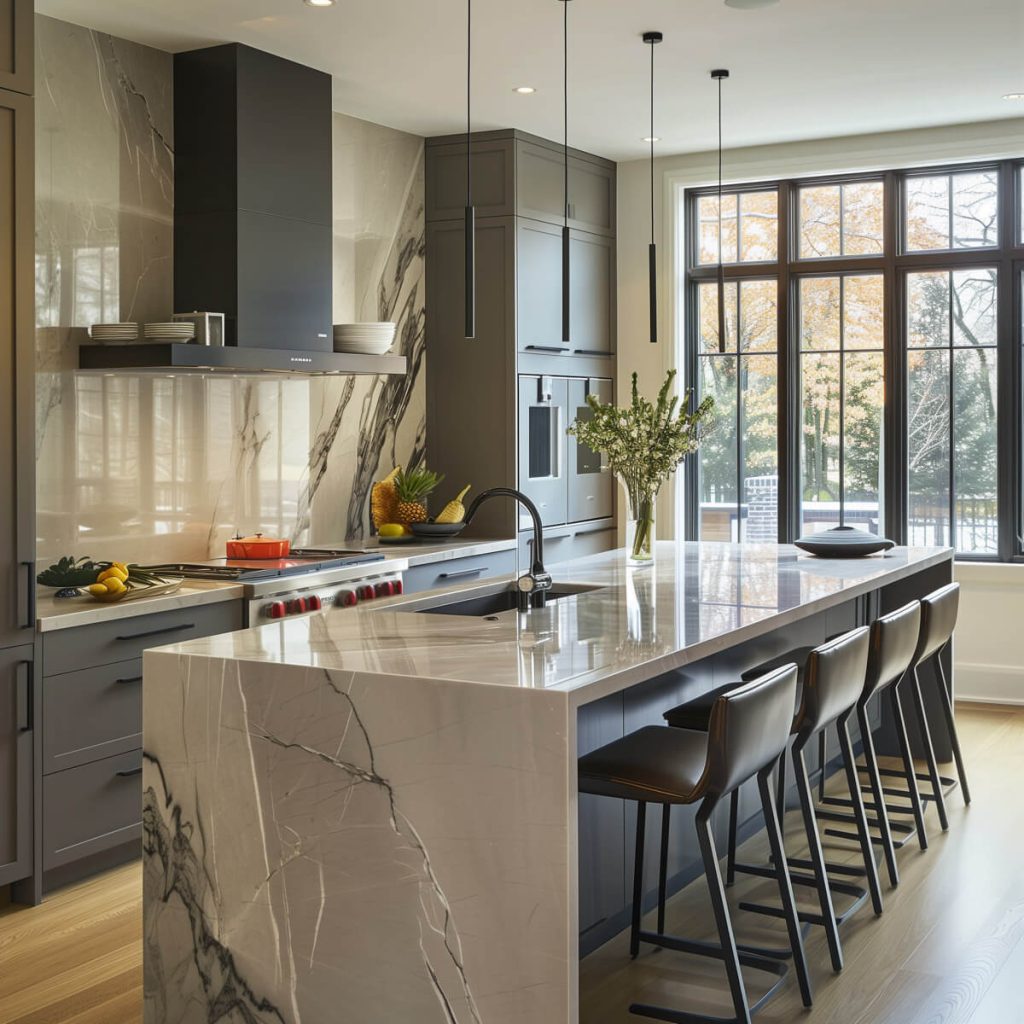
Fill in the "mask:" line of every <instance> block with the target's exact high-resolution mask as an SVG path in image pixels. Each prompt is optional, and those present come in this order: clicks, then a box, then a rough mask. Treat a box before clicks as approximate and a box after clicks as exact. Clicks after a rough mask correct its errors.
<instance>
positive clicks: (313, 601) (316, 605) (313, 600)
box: [306, 594, 324, 612]
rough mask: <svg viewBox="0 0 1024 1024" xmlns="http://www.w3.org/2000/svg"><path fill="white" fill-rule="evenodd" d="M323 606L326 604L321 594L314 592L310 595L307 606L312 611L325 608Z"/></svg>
mask: <svg viewBox="0 0 1024 1024" xmlns="http://www.w3.org/2000/svg"><path fill="white" fill-rule="evenodd" d="M323 606H324V603H323V601H321V600H320V598H319V596H318V595H316V594H313V595H311V596H310V597H307V598H306V607H307V608H308V609H309V610H310V611H311V612H318V611H320V609H321V608H323Z"/></svg>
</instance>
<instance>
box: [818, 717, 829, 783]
mask: <svg viewBox="0 0 1024 1024" xmlns="http://www.w3.org/2000/svg"><path fill="white" fill-rule="evenodd" d="M827 764H828V733H827V731H826V730H825V729H822V730H821V732H820V733H819V734H818V768H819V770H820V771H821V775H820V776H819V778H818V799H819V800H824V799H825V766H826V765H827Z"/></svg>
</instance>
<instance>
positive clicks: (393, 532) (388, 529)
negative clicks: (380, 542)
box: [377, 523, 405, 537]
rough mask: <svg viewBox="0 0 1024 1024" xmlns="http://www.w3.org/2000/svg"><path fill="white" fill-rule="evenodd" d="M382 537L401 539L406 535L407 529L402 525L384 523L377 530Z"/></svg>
mask: <svg viewBox="0 0 1024 1024" xmlns="http://www.w3.org/2000/svg"><path fill="white" fill-rule="evenodd" d="M377 532H378V533H379V534H380V535H381V536H382V537H401V536H402V534H404V533H405V527H404V526H403V525H402V524H401V523H384V524H383V525H382V526H379V527H378V528H377Z"/></svg>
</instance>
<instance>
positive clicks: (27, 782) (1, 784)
mask: <svg viewBox="0 0 1024 1024" xmlns="http://www.w3.org/2000/svg"><path fill="white" fill-rule="evenodd" d="M32 672H33V665H32V648H31V647H30V646H26V647H11V648H8V649H7V650H2V651H0V885H7V884H9V883H11V882H16V881H18V880H19V879H22V878H27V877H28V876H29V875H30V874H31V873H32V738H33V733H34V727H35V709H34V707H33V702H34V699H35V698H34V694H33V685H32Z"/></svg>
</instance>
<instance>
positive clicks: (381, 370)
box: [78, 342, 407, 377]
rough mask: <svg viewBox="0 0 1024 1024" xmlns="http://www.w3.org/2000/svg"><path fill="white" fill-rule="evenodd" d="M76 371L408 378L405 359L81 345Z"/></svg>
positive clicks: (237, 348)
mask: <svg viewBox="0 0 1024 1024" xmlns="http://www.w3.org/2000/svg"><path fill="white" fill-rule="evenodd" d="M78 368H79V369H80V370H87V371H92V372H100V373H110V372H112V371H115V370H129V371H131V372H133V373H246V374H248V373H287V374H295V375H298V376H302V377H311V376H322V375H324V374H336V375H347V374H404V373H405V372H406V369H407V364H406V358H405V356H389V355H385V356H366V355H357V354H355V353H346V352H303V351H297V350H295V349H286V348H246V347H241V346H237V345H225V346H224V347H219V346H210V345H194V344H191V343H182V342H177V343H174V342H167V343H164V344H139V343H137V342H133V343H131V344H127V345H80V346H79V348H78Z"/></svg>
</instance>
